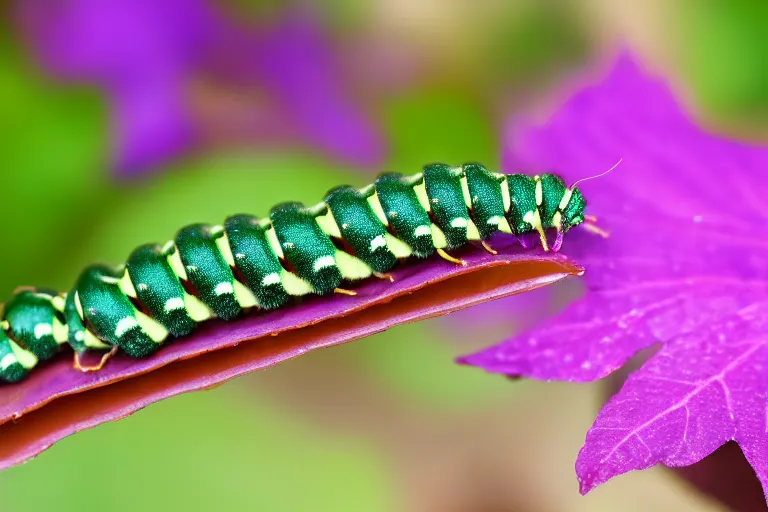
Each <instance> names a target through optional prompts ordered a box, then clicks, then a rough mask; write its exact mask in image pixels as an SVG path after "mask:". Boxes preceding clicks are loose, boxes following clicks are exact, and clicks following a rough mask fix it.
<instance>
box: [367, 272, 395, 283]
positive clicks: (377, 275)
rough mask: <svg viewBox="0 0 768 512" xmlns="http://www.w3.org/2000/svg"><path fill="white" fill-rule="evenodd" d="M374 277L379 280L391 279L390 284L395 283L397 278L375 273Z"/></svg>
mask: <svg viewBox="0 0 768 512" xmlns="http://www.w3.org/2000/svg"><path fill="white" fill-rule="evenodd" d="M372 274H373V277H376V278H378V279H389V282H390V283H394V282H395V278H394V276H393V275H392V274H382V273H381V272H373V273H372Z"/></svg>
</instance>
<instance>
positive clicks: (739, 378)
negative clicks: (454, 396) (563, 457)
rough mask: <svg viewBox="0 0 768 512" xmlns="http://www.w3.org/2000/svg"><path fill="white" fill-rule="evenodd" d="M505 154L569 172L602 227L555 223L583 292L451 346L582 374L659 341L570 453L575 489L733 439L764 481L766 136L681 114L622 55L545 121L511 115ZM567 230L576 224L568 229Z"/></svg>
mask: <svg viewBox="0 0 768 512" xmlns="http://www.w3.org/2000/svg"><path fill="white" fill-rule="evenodd" d="M508 141H509V147H508V153H507V154H506V155H505V157H506V163H507V164H508V165H511V166H513V167H516V168H519V167H521V166H522V167H528V168H532V169H542V168H544V169H559V170H562V171H563V173H564V174H565V176H566V177H567V178H568V181H569V182H573V180H575V179H576V178H580V177H584V176H589V175H593V174H595V172H599V171H601V170H604V169H607V168H609V167H610V166H611V165H612V164H613V163H614V162H615V161H616V160H617V159H618V158H619V157H620V156H621V157H623V158H624V163H623V164H622V166H621V167H620V168H619V169H617V170H616V172H614V173H613V174H611V175H609V176H606V177H603V178H601V179H598V180H593V181H590V182H586V183H584V184H583V187H582V190H583V191H584V192H585V196H586V198H587V200H588V201H589V202H590V208H589V209H590V213H593V214H596V215H598V216H599V217H600V219H601V224H602V225H603V226H604V227H606V228H607V229H609V230H611V231H612V234H611V237H610V238H609V239H607V240H603V239H601V238H599V237H595V236H590V235H589V234H587V233H583V232H574V233H569V235H568V237H567V239H566V241H565V244H564V252H565V253H566V254H568V255H569V256H572V257H574V258H575V259H576V261H577V262H578V263H580V264H582V265H584V267H585V268H586V273H585V276H584V280H585V282H586V286H587V289H588V290H587V293H586V296H585V297H584V298H583V299H582V300H579V301H576V302H575V303H573V304H572V305H571V306H570V307H569V308H568V309H567V310H566V311H565V312H564V313H563V314H562V315H560V316H559V317H557V318H555V319H553V320H551V321H549V322H545V323H544V324H542V325H541V326H539V327H537V328H534V329H532V330H530V331H529V332H527V333H525V334H524V335H522V336H518V337H515V338H512V339H509V340H507V341H505V342H503V343H501V344H499V345H497V346H495V347H491V348H488V349H486V350H483V351H481V352H479V353H477V354H473V355H471V356H468V357H465V358H463V359H462V360H461V362H463V363H465V364H471V365H475V366H478V367H481V368H483V369H485V370H487V371H490V372H494V373H501V374H506V375H522V376H527V377H532V378H537V379H543V380H569V381H577V382H586V381H593V380H596V379H599V378H602V377H605V376H607V375H609V374H610V373H612V372H613V371H615V370H616V369H618V368H619V367H621V366H622V365H623V364H624V363H626V361H627V360H628V359H629V358H630V357H632V356H633V355H634V354H635V353H637V352H638V351H640V350H642V349H644V348H647V347H651V346H654V345H662V347H661V348H660V350H659V351H658V352H657V353H656V354H655V355H653V356H652V357H651V358H650V359H649V360H648V361H647V362H646V363H645V364H643V365H642V367H641V368H640V369H639V370H637V371H636V372H634V373H633V374H632V375H630V377H629V378H628V380H627V381H626V383H625V385H624V387H623V388H622V389H621V391H620V392H619V393H618V394H617V395H616V396H614V397H613V398H612V399H611V400H610V402H609V403H608V404H607V405H606V406H605V407H604V408H603V410H602V411H601V412H600V414H599V415H598V417H597V420H596V421H595V424H594V425H593V427H592V428H591V429H590V431H589V433H588V434H587V439H586V443H585V445H584V447H583V448H582V450H581V452H580V454H579V457H578V460H577V462H576V470H577V473H578V476H579V480H580V483H581V490H582V492H587V491H589V490H591V489H592V488H594V487H595V486H597V485H599V484H601V483H602V482H605V481H606V480H608V479H609V478H611V477H613V476H616V475H619V474H622V473H625V472H627V471H630V470H633V469H645V468H648V467H650V466H652V465H655V464H658V463H663V464H666V465H668V466H686V465H690V464H693V463H695V462H697V461H699V460H701V459H702V458H703V457H705V456H707V455H709V454H711V453H712V452H713V451H715V450H716V449H717V448H718V447H720V446H722V445H723V444H724V443H725V442H727V441H731V440H735V441H736V442H737V443H738V444H739V446H740V447H741V449H742V451H743V452H744V455H745V456H746V458H747V460H748V461H749V463H750V464H751V465H752V467H753V468H754V469H755V471H756V472H757V475H758V477H759V479H760V481H761V482H762V484H763V489H764V490H766V489H768V457H767V456H766V454H767V453H768V424H767V423H766V422H767V421H768V417H767V416H766V411H767V410H768V394H766V389H768V259H767V258H766V248H767V246H766V242H765V240H766V234H768V232H767V231H766V218H767V216H766V213H765V208H764V206H763V198H765V197H766V195H767V194H768V174H766V172H765V169H766V168H768V148H767V147H755V146H749V145H746V144H741V143H737V142H735V141H731V140H727V139H724V138H720V137H716V136H714V135H712V134H709V133H706V132H704V131H703V130H701V128H699V127H698V126H696V124H695V123H693V122H692V121H691V120H690V118H689V117H688V115H687V114H686V113H685V112H684V111H683V110H682V109H681V108H680V107H679V106H678V104H677V102H676V101H675V98H674V97H673V95H672V94H670V92H669V90H668V89H667V88H666V86H665V85H664V84H663V83H660V82H658V81H657V80H655V79H653V78H651V77H649V76H648V75H647V74H646V73H645V72H644V71H643V70H641V69H640V68H639V67H638V66H637V64H635V63H634V61H633V60H632V59H631V58H629V57H627V56H623V57H622V58H621V59H620V60H619V62H618V63H617V64H616V66H615V67H614V69H613V71H612V72H611V73H610V75H609V76H608V78H607V79H605V80H603V81H601V82H599V83H597V84H596V85H593V86H591V87H588V88H586V89H583V90H581V91H580V92H578V93H577V94H576V95H575V96H574V97H573V98H571V99H570V100H569V101H568V102H567V103H566V104H565V105H564V106H563V107H562V108H561V109H560V110H559V111H558V112H557V114H556V115H555V116H554V117H553V118H552V119H551V120H550V121H549V122H548V123H547V124H546V125H544V126H535V125H532V124H530V123H520V122H517V123H514V124H513V125H512V126H511V130H510V137H509V138H508ZM576 231H580V230H576Z"/></svg>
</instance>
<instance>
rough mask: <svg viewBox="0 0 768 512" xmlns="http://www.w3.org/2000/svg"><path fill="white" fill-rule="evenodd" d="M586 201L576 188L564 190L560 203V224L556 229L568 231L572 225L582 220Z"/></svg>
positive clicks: (576, 224)
mask: <svg viewBox="0 0 768 512" xmlns="http://www.w3.org/2000/svg"><path fill="white" fill-rule="evenodd" d="M586 206H587V202H586V200H585V199H584V196H583V195H582V194H581V191H580V190H579V189H578V188H573V189H570V190H566V192H565V195H564V196H563V202H561V203H560V226H559V227H558V231H561V232H563V233H566V232H568V230H569V229H571V228H572V227H574V226H578V225H579V224H581V223H582V222H584V208H585V207H586Z"/></svg>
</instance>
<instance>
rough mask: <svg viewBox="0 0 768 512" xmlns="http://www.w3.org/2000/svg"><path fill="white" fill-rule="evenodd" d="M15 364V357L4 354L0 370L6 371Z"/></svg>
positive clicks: (0, 362)
mask: <svg viewBox="0 0 768 512" xmlns="http://www.w3.org/2000/svg"><path fill="white" fill-rule="evenodd" d="M15 362H16V356H14V355H13V354H5V355H4V356H3V359H1V360H0V368H1V369H2V370H7V369H8V367H9V366H11V365H12V364H14V363H15Z"/></svg>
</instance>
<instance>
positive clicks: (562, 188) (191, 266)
mask: <svg viewBox="0 0 768 512" xmlns="http://www.w3.org/2000/svg"><path fill="white" fill-rule="evenodd" d="M585 205H586V203H585V200H584V197H583V196H582V194H581V192H580V191H579V190H578V189H577V188H575V187H574V186H572V187H570V188H568V187H566V185H565V183H564V182H563V180H562V179H561V178H559V177H557V176H555V175H552V174H542V175H540V176H533V177H530V176H527V175H524V174H510V175H506V174H495V173H491V172H489V171H488V170H487V169H486V168H485V167H483V166H482V165H479V164H465V165H463V166H460V167H453V166H449V165H445V164H432V165H428V166H426V167H425V168H424V170H423V172H421V173H419V174H416V175H413V176H403V175H401V174H396V173H390V174H383V175H380V176H379V177H378V178H377V179H376V181H375V183H373V184H371V185H369V186H367V187H364V188H362V189H356V188H353V187H350V186H341V187H337V188H334V189H333V190H331V191H330V192H328V194H327V195H326V197H325V199H324V201H323V202H321V203H319V204H318V205H316V206H312V207H305V206H303V205H302V204H300V203H284V204H280V205H278V206H275V207H274V208H272V210H271V211H270V213H269V218H265V219H259V218H256V217H253V216H250V215H234V216H232V217H229V218H228V219H227V220H226V221H225V222H224V225H223V226H209V225H203V224H194V225H191V226H187V227H184V228H183V229H181V230H180V231H179V232H178V234H177V235H176V238H175V239H174V240H172V241H170V242H168V243H167V244H165V245H156V244H151V245H142V246H141V247H139V248H137V249H136V250H134V251H133V252H132V253H131V255H130V256H129V257H128V261H127V262H126V263H125V265H122V266H120V267H118V268H113V267H109V266H104V265H92V266H90V267H88V268H86V269H85V270H84V271H83V272H82V274H81V275H80V277H79V278H78V280H77V283H76V284H75V286H74V288H73V289H72V290H71V291H70V292H69V293H66V294H58V293H56V292H55V291H51V290H47V289H32V288H25V289H21V290H17V292H16V294H15V295H14V296H13V297H12V298H11V299H10V300H9V301H8V302H7V303H6V304H5V305H4V308H3V313H2V329H0V380H2V381H5V382H17V381H19V380H21V379H23V378H24V377H25V376H26V375H27V374H28V372H29V371H30V370H31V369H32V368H34V367H35V366H36V365H37V364H38V362H39V361H44V360H47V359H50V358H51V357H53V356H54V355H56V354H57V353H58V352H59V349H60V348H61V347H62V345H63V344H65V343H69V345H70V346H71V347H72V348H73V349H74V351H75V368H77V369H79V370H82V371H93V370H98V369H100V368H101V367H102V366H103V364H104V363H105V362H106V360H107V359H108V357H109V356H110V355H112V354H114V353H115V351H117V350H118V349H119V350H122V351H123V352H125V353H126V354H128V355H129V356H132V357H136V358H141V357H146V356H148V355H150V354H152V353H153V352H155V351H156V350H157V349H158V348H160V346H161V345H162V344H163V342H165V341H166V340H167V339H168V338H169V337H173V338H178V337H183V336H186V335H188V334H189V333H190V332H191V331H192V330H193V329H194V328H195V326H196V325H197V324H198V323H200V322H204V321H206V320H208V319H211V318H214V317H218V318H221V319H224V320H230V319H233V318H235V317H237V316H238V315H240V314H241V313H242V312H243V311H245V310H249V309H254V308H258V309H265V310H267V309H275V308H279V307H281V306H284V305H285V304H287V303H288V301H289V300H290V299H291V297H296V296H303V295H307V294H311V293H315V294H319V295H325V294H330V293H334V292H336V293H350V294H353V293H354V292H350V291H347V290H344V289H342V288H340V286H341V285H342V283H343V282H344V281H357V280H361V279H366V278H369V277H371V276H376V277H380V278H389V277H390V276H388V275H387V274H386V272H387V271H389V270H391V269H392V268H393V267H394V266H395V265H396V264H397V262H398V260H402V259H405V258H409V257H411V256H416V257H417V258H426V257H428V256H431V255H432V254H434V253H435V252H437V253H438V254H439V255H440V256H441V257H443V258H445V259H447V260H449V261H452V262H454V263H457V264H465V262H463V261H462V260H460V259H457V258H455V257H452V256H450V255H449V254H448V252H446V251H448V250H451V249H456V248H459V247H461V246H463V245H465V244H467V243H468V242H470V241H475V242H479V243H481V244H482V245H483V247H485V248H486V249H487V250H489V251H491V252H493V250H492V249H491V248H490V247H489V246H488V245H487V244H486V243H485V240H487V239H488V238H489V237H490V236H491V235H492V234H493V233H495V232H497V231H499V232H502V233H507V234H509V235H516V236H519V235H525V234H527V233H538V234H539V236H540V240H541V244H542V246H543V247H544V249H545V250H549V247H548V243H547V238H546V237H545V230H547V229H550V228H552V229H555V230H556V231H557V239H556V241H555V242H554V244H553V247H552V250H554V251H557V250H559V248H560V244H561V243H562V236H563V234H564V233H565V232H567V231H568V230H569V229H570V228H572V227H573V226H576V225H578V224H581V223H582V222H584V221H585V215H584V208H585ZM587 220H591V219H589V218H587ZM586 225H587V226H589V227H591V229H592V230H593V231H598V228H596V227H595V226H593V225H592V224H586ZM86 351H103V353H104V355H103V357H102V359H101V363H100V364H99V365H98V366H93V367H83V366H82V365H81V364H80V356H81V355H82V354H84V353H85V352H86Z"/></svg>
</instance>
